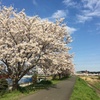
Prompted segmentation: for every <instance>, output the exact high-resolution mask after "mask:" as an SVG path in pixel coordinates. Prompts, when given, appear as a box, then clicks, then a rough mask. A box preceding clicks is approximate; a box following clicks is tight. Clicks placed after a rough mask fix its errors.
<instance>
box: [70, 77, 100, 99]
mask: <svg viewBox="0 0 100 100" xmlns="http://www.w3.org/2000/svg"><path fill="white" fill-rule="evenodd" d="M70 100H100V98H99V97H98V95H97V94H96V92H95V91H94V90H93V89H92V88H91V87H89V86H88V85H87V83H86V82H85V81H84V80H82V79H81V78H77V81H76V84H75V86H74V90H73V93H72V96H71V99H70Z"/></svg>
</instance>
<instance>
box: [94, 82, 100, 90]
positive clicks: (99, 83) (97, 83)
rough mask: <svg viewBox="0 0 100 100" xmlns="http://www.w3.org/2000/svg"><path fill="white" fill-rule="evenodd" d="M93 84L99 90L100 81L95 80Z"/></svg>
mask: <svg viewBox="0 0 100 100" xmlns="http://www.w3.org/2000/svg"><path fill="white" fill-rule="evenodd" d="M93 85H94V86H95V87H96V88H97V89H99V90H100V82H96V83H94V84H93Z"/></svg>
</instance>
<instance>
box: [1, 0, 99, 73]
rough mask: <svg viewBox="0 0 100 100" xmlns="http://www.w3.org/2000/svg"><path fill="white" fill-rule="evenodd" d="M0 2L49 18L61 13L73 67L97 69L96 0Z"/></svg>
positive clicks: (18, 0)
mask: <svg viewBox="0 0 100 100" xmlns="http://www.w3.org/2000/svg"><path fill="white" fill-rule="evenodd" d="M1 5H5V6H8V7H9V6H10V5H12V6H13V7H14V8H15V9H17V10H18V11H21V10H22V9H25V12H26V14H27V15H28V16H34V15H38V16H39V17H41V18H48V19H49V20H51V21H54V19H55V18H61V17H64V18H65V21H64V22H65V23H66V24H67V26H68V31H69V32H70V33H71V34H72V38H73V42H72V43H71V44H70V46H71V47H72V50H71V51H70V52H71V53H74V54H75V56H74V63H75V69H76V71H78V70H89V71H100V0H1Z"/></svg>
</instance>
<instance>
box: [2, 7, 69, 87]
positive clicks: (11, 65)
mask: <svg viewBox="0 0 100 100" xmlns="http://www.w3.org/2000/svg"><path fill="white" fill-rule="evenodd" d="M62 22H63V19H60V20H56V22H55V23H54V22H50V21H48V20H42V19H41V18H39V17H38V16H33V17H29V16H27V15H26V14H25V12H24V11H20V12H17V11H16V10H14V8H13V7H9V8H7V7H5V6H3V7H1V9H0V60H1V61H2V62H3V63H4V65H5V66H6V68H5V70H4V71H3V72H4V73H6V74H7V75H8V76H9V78H11V79H12V81H13V86H12V87H13V89H18V81H19V80H20V79H21V78H22V77H23V76H24V75H25V74H27V72H29V70H31V69H32V68H34V67H35V66H36V65H39V64H40V62H41V61H43V60H44V61H45V62H48V59H47V58H48V57H49V56H50V60H51V61H52V59H53V56H52V55H55V57H54V59H56V60H57V59H58V58H56V55H57V52H59V53H60V54H61V53H62V52H68V50H69V49H68V47H67V44H68V43H69V42H71V37H70V34H69V33H68V32H67V29H66V25H64V24H62ZM64 38H65V40H64ZM51 58H52V59H51ZM59 59H60V58H59ZM50 60H49V61H50ZM63 60H64V59H63ZM52 62H53V61H52ZM42 64H43V63H41V64H40V65H42ZM43 66H44V65H43ZM45 66H46V65H45ZM51 68H52V67H51ZM48 69H50V68H49V67H48ZM0 71H1V72H2V70H0Z"/></svg>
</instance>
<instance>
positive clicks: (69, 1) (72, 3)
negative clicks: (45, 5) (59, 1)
mask: <svg viewBox="0 0 100 100" xmlns="http://www.w3.org/2000/svg"><path fill="white" fill-rule="evenodd" d="M63 3H64V4H65V5H66V6H67V7H68V6H73V7H74V6H75V5H76V4H77V3H76V2H75V1H73V0H63Z"/></svg>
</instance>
